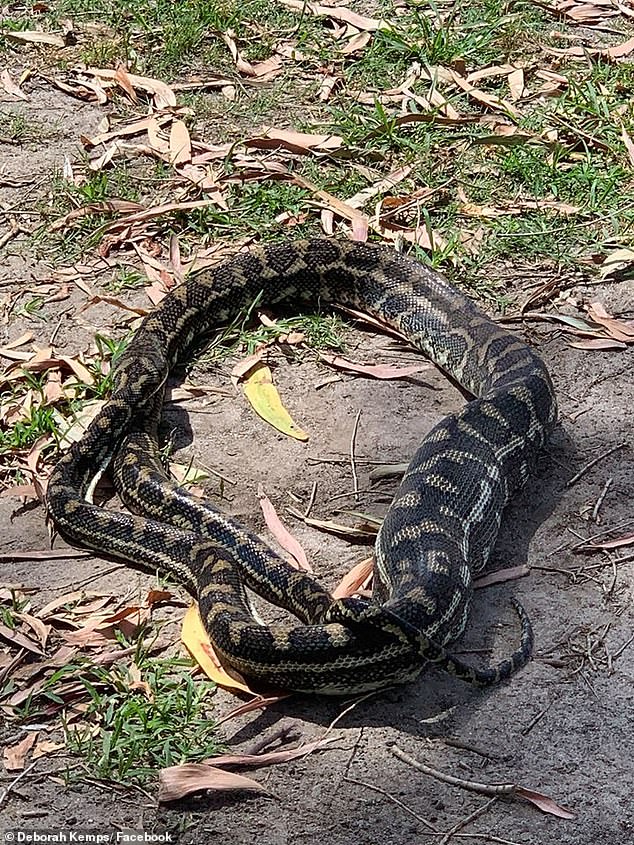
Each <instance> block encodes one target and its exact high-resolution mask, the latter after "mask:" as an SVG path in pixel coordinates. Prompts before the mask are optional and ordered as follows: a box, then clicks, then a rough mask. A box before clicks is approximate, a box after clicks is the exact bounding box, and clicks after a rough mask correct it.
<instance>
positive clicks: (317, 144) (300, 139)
mask: <svg viewBox="0 0 634 845" xmlns="http://www.w3.org/2000/svg"><path fill="white" fill-rule="evenodd" d="M342 144H343V138H341V137H340V136H339V135H308V134H306V133H305V132H293V131H292V130H290V129H276V128H275V127H273V126H264V127H263V128H262V130H261V132H260V134H259V135H257V136H255V137H254V138H249V139H248V140H247V141H245V142H244V145H245V147H247V148H254V149H258V150H279V149H285V150H288V151H289V152H292V153H296V154H299V155H305V154H307V153H309V152H332V151H333V150H338V149H339V148H340V147H341V145H342Z"/></svg>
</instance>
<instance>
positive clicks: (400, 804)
mask: <svg viewBox="0 0 634 845" xmlns="http://www.w3.org/2000/svg"><path fill="white" fill-rule="evenodd" d="M343 779H344V780H345V781H348V783H355V784H356V785H357V786H363V787H364V788H365V789H371V790H372V792H378V793H379V794H380V795H383V796H385V798H387V799H388V800H389V801H391V802H392V803H393V804H396V806H397V807H400V808H401V810H405V812H406V813H407V814H408V815H410V816H412V818H414V819H416V821H419V822H420V823H421V824H422V825H424V827H426V828H427V830H430V831H431V832H432V833H436V834H438V835H440V834H441V831H439V830H438V828H437V827H435V826H434V825H433V824H432V823H431V822H428V821H427V819H425V818H423V816H419V815H418V813H415V812H414V811H413V810H412V809H410V808H409V807H408V806H407V804H404V803H403V802H402V801H399V799H398V798H395V797H394V795H391V794H390V793H389V792H386V791H385V789H381V787H380V786H375V785H374V784H373V783H368V782H367V781H365V780H357V779H356V778H351V777H350V776H349V775H344V776H343Z"/></svg>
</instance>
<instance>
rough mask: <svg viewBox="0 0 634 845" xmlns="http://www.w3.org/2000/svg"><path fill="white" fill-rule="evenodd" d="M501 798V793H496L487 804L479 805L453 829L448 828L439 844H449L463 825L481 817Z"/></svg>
mask: <svg viewBox="0 0 634 845" xmlns="http://www.w3.org/2000/svg"><path fill="white" fill-rule="evenodd" d="M499 800H500V796H499V795H494V796H493V798H489V800H488V801H487V802H486V804H483V805H482V806H481V807H478V809H477V810H474V811H473V812H472V813H470V814H469V815H468V816H467V817H466V818H464V819H462V820H461V821H459V822H457V824H455V825H454V826H453V827H452V828H451V830H448V831H447V833H446V834H445V835H444V836H443V838H442V839H441V840H440V842H439V843H438V845H447V843H448V842H449V840H450V839H451V838H452V837H453V836H455V835H456V833H458V831H459V830H462V828H463V827H466V826H467V825H468V824H471V822H474V821H475V820H476V819H478V818H480V816H483V815H484V814H485V813H486V812H488V810H489V808H490V807H492V806H493V804H495V803H496V801H499Z"/></svg>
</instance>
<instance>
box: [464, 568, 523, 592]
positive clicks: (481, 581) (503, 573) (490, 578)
mask: <svg viewBox="0 0 634 845" xmlns="http://www.w3.org/2000/svg"><path fill="white" fill-rule="evenodd" d="M530 574H531V570H530V567H529V566H525V565H522V566H509V567H507V568H506V569H498V570H497V571H496V572H490V573H489V574H488V575H482V576H480V577H478V578H476V579H475V581H474V582H473V586H474V588H475V589H482V588H483V587H490V586H491V585H492V584H503V583H504V582H505V581H515V580H516V579H518V578H524V577H525V576H526V575H530Z"/></svg>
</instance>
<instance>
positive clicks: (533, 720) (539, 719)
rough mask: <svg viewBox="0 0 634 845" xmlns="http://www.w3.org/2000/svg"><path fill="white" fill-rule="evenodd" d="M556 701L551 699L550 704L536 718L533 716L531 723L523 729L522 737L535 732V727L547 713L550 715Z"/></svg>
mask: <svg viewBox="0 0 634 845" xmlns="http://www.w3.org/2000/svg"><path fill="white" fill-rule="evenodd" d="M554 700H555V699H554V698H551V700H550V701H549V702H548V704H547V705H546V706H545V707H544V708H543V709H542V710H540V711H539V713H538V714H537V715H536V716H533V718H532V719H531V720H530V722H529V723H528V724H527V725H525V726H524V727H523V728H522V730H521V731H520V733H521V734H522V736H527V735H528V734H529V733H530V732H531V731H532V730H533V728H534V727H535V725H536V724H537V723H538V722H539V721H541V720H542V719H543V718H544V716H545V715H546V713H548V711H549V710H550V708H551V707H552V705H553V701H554Z"/></svg>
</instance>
